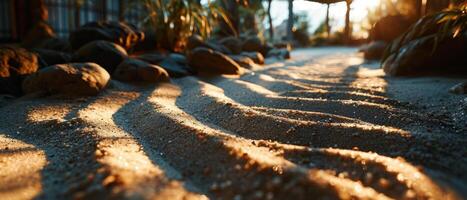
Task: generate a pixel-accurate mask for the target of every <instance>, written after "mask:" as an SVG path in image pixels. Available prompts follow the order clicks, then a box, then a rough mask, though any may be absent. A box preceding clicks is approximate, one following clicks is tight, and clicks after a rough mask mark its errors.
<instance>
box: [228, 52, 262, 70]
mask: <svg viewBox="0 0 467 200" xmlns="http://www.w3.org/2000/svg"><path fill="white" fill-rule="evenodd" d="M229 57H230V58H231V59H232V60H233V61H235V62H236V63H238V64H239V65H240V66H241V67H243V68H247V69H252V68H254V67H255V66H256V64H255V62H254V61H253V60H252V59H251V58H249V57H247V56H243V55H229Z"/></svg>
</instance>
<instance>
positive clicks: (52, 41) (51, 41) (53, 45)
mask: <svg viewBox="0 0 467 200" xmlns="http://www.w3.org/2000/svg"><path fill="white" fill-rule="evenodd" d="M30 48H35V49H36V48H37V49H48V50H54V51H61V52H71V45H70V43H69V42H68V40H64V39H61V38H56V37H52V38H47V39H43V40H41V41H39V42H37V43H36V44H35V45H34V46H31V47H30Z"/></svg>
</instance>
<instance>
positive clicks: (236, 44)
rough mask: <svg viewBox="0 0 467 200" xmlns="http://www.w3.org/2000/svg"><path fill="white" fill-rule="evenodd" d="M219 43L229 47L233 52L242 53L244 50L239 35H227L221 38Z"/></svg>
mask: <svg viewBox="0 0 467 200" xmlns="http://www.w3.org/2000/svg"><path fill="white" fill-rule="evenodd" d="M219 43H220V44H221V45H223V46H225V47H226V48H228V49H229V50H230V52H232V54H240V53H241V52H242V41H241V40H240V39H238V38H237V37H234V36H230V37H225V38H222V39H221V40H219Z"/></svg>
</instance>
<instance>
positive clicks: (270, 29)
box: [268, 0, 274, 42]
mask: <svg viewBox="0 0 467 200" xmlns="http://www.w3.org/2000/svg"><path fill="white" fill-rule="evenodd" d="M271 4H272V0H268V21H269V37H270V38H271V39H270V41H271V42H273V41H274V25H273V24H272V16H271Z"/></svg>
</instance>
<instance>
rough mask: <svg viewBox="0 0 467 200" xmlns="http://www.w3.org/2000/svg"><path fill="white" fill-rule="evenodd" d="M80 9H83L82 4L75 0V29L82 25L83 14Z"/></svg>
mask: <svg viewBox="0 0 467 200" xmlns="http://www.w3.org/2000/svg"><path fill="white" fill-rule="evenodd" d="M80 9H81V4H80V3H79V2H78V1H75V10H74V16H75V22H74V23H75V29H77V28H78V27H80V25H81V14H80Z"/></svg>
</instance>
